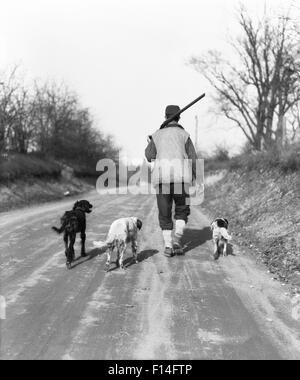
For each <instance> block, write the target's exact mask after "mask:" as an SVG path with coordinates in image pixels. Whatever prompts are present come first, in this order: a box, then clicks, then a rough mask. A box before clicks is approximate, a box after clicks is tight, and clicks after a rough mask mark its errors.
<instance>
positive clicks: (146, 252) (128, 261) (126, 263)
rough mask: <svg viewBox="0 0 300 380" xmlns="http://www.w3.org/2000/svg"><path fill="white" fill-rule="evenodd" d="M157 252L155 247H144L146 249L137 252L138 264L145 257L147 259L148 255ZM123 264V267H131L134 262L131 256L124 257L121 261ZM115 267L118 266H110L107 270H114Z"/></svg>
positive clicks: (150, 255)
mask: <svg viewBox="0 0 300 380" xmlns="http://www.w3.org/2000/svg"><path fill="white" fill-rule="evenodd" d="M158 252H159V251H158V250H157V249H146V250H144V251H142V252H140V253H139V254H138V264H139V263H141V262H143V261H145V260H147V259H149V257H152V256H154V255H156V254H157V253H158ZM123 264H124V267H125V268H126V269H128V268H129V267H131V266H132V265H135V262H134V260H133V257H132V256H130V257H128V258H127V259H125V260H124V261H123ZM116 269H119V268H118V267H117V266H115V267H113V268H111V269H110V270H109V272H113V271H115V270H116Z"/></svg>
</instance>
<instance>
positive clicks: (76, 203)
mask: <svg viewBox="0 0 300 380" xmlns="http://www.w3.org/2000/svg"><path fill="white" fill-rule="evenodd" d="M78 204H79V201H76V202H75V203H74V206H73V210H75V208H76V207H77V206H78Z"/></svg>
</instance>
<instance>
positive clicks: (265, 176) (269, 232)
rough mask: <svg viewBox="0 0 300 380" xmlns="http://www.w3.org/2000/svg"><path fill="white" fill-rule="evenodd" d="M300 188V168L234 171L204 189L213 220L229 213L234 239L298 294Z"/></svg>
mask: <svg viewBox="0 0 300 380" xmlns="http://www.w3.org/2000/svg"><path fill="white" fill-rule="evenodd" d="M264 165H265V164H264ZM299 190H300V178H299V170H295V171H294V170H291V171H282V170H280V169H279V168H267V167H266V166H265V167H262V168H261V169H259V170H256V169H252V170H247V169H244V170H241V169H230V170H229V171H228V172H227V174H226V175H225V177H223V178H222V179H221V180H219V181H217V182H215V183H213V184H211V185H210V186H207V187H206V191H205V201H204V204H203V205H202V207H203V208H204V210H205V211H206V212H207V213H208V214H209V215H211V217H212V218H215V217H218V216H221V217H227V218H228V219H229V221H230V231H231V233H232V235H233V237H234V242H236V243H237V244H239V245H240V246H244V247H247V248H250V250H251V252H252V253H253V254H254V255H255V257H256V259H257V260H259V261H261V262H263V263H264V264H266V265H267V267H268V268H269V270H270V272H271V273H273V274H274V278H275V279H277V280H279V281H281V282H282V283H289V284H291V285H292V287H293V291H294V292H298V291H300V233H299V232H300V209H299V204H300V191H299Z"/></svg>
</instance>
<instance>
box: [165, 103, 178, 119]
mask: <svg viewBox="0 0 300 380" xmlns="http://www.w3.org/2000/svg"><path fill="white" fill-rule="evenodd" d="M179 111H180V107H179V106H167V108H166V117H167V118H169V117H172V116H173V115H175V114H176V113H177V112H179Z"/></svg>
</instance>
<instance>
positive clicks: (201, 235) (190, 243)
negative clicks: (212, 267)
mask: <svg viewBox="0 0 300 380" xmlns="http://www.w3.org/2000/svg"><path fill="white" fill-rule="evenodd" d="M211 239H212V233H211V229H210V228H209V227H205V228H203V229H202V230H196V229H186V230H185V232H184V235H183V244H184V246H185V253H187V252H189V251H192V250H193V249H195V248H197V247H199V246H200V245H203V244H205V243H206V242H207V241H208V240H211Z"/></svg>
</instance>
